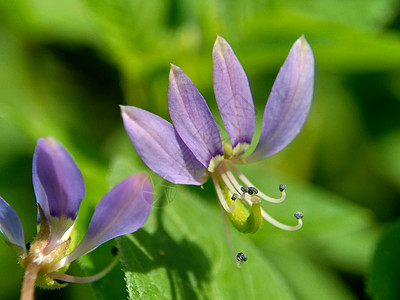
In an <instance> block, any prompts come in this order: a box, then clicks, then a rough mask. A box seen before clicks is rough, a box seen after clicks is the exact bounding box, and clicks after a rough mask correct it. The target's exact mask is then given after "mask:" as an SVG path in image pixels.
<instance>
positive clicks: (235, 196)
mask: <svg viewBox="0 0 400 300" xmlns="http://www.w3.org/2000/svg"><path fill="white" fill-rule="evenodd" d="M237 197H238V194H236V193H233V195H232V197H231V199H232V200H233V201H235V200H236V199H237Z"/></svg>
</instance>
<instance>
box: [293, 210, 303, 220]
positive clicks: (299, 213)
mask: <svg viewBox="0 0 400 300" xmlns="http://www.w3.org/2000/svg"><path fill="white" fill-rule="evenodd" d="M294 217H295V218H296V219H297V220H298V219H303V217H304V215H303V214H302V213H301V212H299V211H297V212H295V213H294Z"/></svg>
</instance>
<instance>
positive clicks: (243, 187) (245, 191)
mask: <svg viewBox="0 0 400 300" xmlns="http://www.w3.org/2000/svg"><path fill="white" fill-rule="evenodd" d="M240 190H241V191H242V192H243V194H245V193H248V192H249V189H248V188H247V187H245V186H242V187H241V188H240Z"/></svg>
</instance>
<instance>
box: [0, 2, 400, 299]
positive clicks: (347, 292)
mask: <svg viewBox="0 0 400 300" xmlns="http://www.w3.org/2000/svg"><path fill="white" fill-rule="evenodd" d="M399 13H400V10H399V4H398V2H397V1H394V0H370V1H360V0H351V1H334V2H332V1H328V0H324V1H310V0H301V1H292V0H290V1H278V0H270V1H261V0H258V1H241V0H234V1H231V0H221V1H212V0H205V1H196V0H188V1H184V0H169V1H138V0H134V1H128V0H113V1H111V0H101V1H94V0H73V1H70V0H69V1H66V0H61V1H49V0H32V1H23V0H16V1H0V60H1V62H2V67H1V68H0V83H1V89H0V133H1V135H0V193H1V196H2V197H3V198H4V199H6V201H8V202H9V203H10V204H11V205H12V206H13V207H14V208H15V210H16V211H17V213H18V215H19V216H20V217H21V221H22V224H23V227H24V231H25V239H26V241H30V240H32V238H33V236H34V234H35V232H36V226H35V224H36V207H35V201H34V193H33V190H32V184H31V163H32V161H31V160H32V154H33V151H34V146H35V142H36V140H37V139H38V138H39V137H41V136H53V137H55V138H56V139H57V140H59V141H60V142H61V143H62V144H63V145H65V147H66V148H67V149H68V150H69V152H70V153H71V154H72V155H73V157H74V159H75V160H76V161H77V164H78V165H79V167H80V168H81V170H82V172H83V176H84V180H85V183H86V186H87V193H86V197H85V199H84V200H83V202H82V207H81V211H80V213H79V216H78V221H77V222H78V223H77V229H78V240H79V238H82V237H83V235H84V233H85V231H86V229H87V225H88V223H89V221H90V217H91V214H92V212H93V210H94V207H95V205H96V204H97V203H98V201H99V200H100V198H101V197H102V196H103V195H104V194H105V192H106V191H108V190H109V189H110V188H111V187H112V186H114V185H115V184H116V183H118V182H119V181H120V180H122V179H123V178H125V177H126V176H128V175H130V174H132V173H136V172H140V171H145V172H147V173H148V174H149V176H150V177H151V179H152V182H153V184H154V186H155V189H156V193H155V195H156V197H155V204H154V208H153V211H152V213H151V216H150V219H149V221H148V223H147V224H146V225H145V226H144V228H143V229H141V230H139V231H138V232H137V233H135V234H130V235H127V236H124V237H121V238H119V239H117V241H110V242H109V243H107V244H106V245H103V246H101V247H99V248H98V249H96V251H93V252H92V253H90V254H89V255H87V256H86V257H84V258H82V259H80V260H79V262H78V263H73V264H72V265H71V268H70V269H69V270H68V273H69V274H74V275H81V276H83V275H91V274H94V273H96V272H98V271H100V270H101V269H102V268H103V267H105V266H106V265H107V263H108V262H109V261H110V260H111V259H112V257H111V255H110V249H111V248H112V247H113V246H114V245H115V244H117V245H118V247H119V249H120V253H121V256H122V260H121V264H120V265H119V266H118V267H116V268H115V269H114V270H113V271H112V272H111V273H110V274H109V275H107V276H106V277H105V278H103V279H101V280H100V281H98V282H95V283H93V284H85V285H78V284H70V285H68V287H66V288H64V289H62V290H60V291H54V292H49V291H40V290H37V291H36V295H37V299H45V298H46V297H48V298H57V299H60V300H61V299H78V298H82V297H83V295H84V297H85V298H87V299H124V298H126V297H128V296H129V297H130V298H132V299H154V298H158V299H186V298H193V299H221V298H222V299H223V298H232V297H235V298H237V299H243V298H245V299H255V298H258V299H307V300H308V299H356V298H363V297H366V296H365V294H364V291H363V290H364V284H363V282H364V277H365V274H366V272H367V270H368V278H369V292H370V293H371V294H372V295H373V296H374V297H376V298H377V299H390V298H389V297H390V296H391V295H397V294H396V293H397V292H398V290H397V285H396V282H398V280H397V281H395V280H396V279H398V278H399V271H398V270H399V268H398V267H395V266H396V264H398V261H397V259H396V254H397V253H398V249H397V248H398V242H397V241H398V238H396V236H398V228H399V226H398V223H395V224H394V225H392V226H391V227H390V229H389V230H388V231H387V232H386V233H385V234H384V236H383V237H382V240H381V241H380V242H379V244H378V246H377V241H378V240H379V236H380V233H381V227H382V224H385V225H386V224H391V222H393V221H394V220H398V219H399V218H400V214H399V204H398V199H399V197H400V173H399V170H400V156H399V151H400V150H399V149H400V137H399V132H400V122H399V118H398V116H399V115H400V101H399V99H400V89H399V84H398V83H399V80H400V72H399V70H400V34H399V29H400V26H399ZM216 34H220V35H221V36H223V37H224V38H226V39H227V40H228V41H229V43H230V44H231V46H232V47H233V49H234V50H235V53H236V54H237V56H238V58H239V59H240V61H241V62H242V64H243V67H244V69H245V70H246V73H247V75H248V77H249V81H250V84H251V87H252V90H253V95H254V100H255V103H256V111H257V116H256V118H257V126H256V127H257V132H258V134H259V131H260V122H261V119H262V115H263V109H264V105H265V102H266V100H267V95H268V92H269V90H270V88H271V86H272V84H273V80H274V78H275V75H276V73H277V71H278V69H279V66H280V65H281V64H282V62H283V60H284V59H285V57H286V55H287V53H288V51H289V48H290V46H291V44H292V43H293V42H294V41H295V39H297V38H298V37H299V36H300V35H301V34H305V36H306V38H307V40H308V41H309V43H310V44H311V47H312V49H313V51H314V54H315V57H316V61H317V73H318V77H317V82H316V92H315V98H314V99H315V100H314V103H313V108H312V111H311V114H310V117H309V118H308V121H307V124H306V126H305V128H304V130H303V132H302V133H301V135H300V136H299V137H298V138H297V139H296V140H295V141H294V142H293V143H292V144H291V145H290V146H289V147H288V148H287V149H285V150H284V151H282V152H281V153H279V154H277V155H275V156H273V157H271V158H269V159H267V160H265V161H264V162H261V163H259V164H255V165H250V166H244V167H243V168H242V171H243V172H245V173H246V175H247V177H249V178H250V179H251V180H252V181H253V182H254V184H255V185H256V186H257V187H258V188H260V189H261V190H262V191H263V192H266V193H268V194H272V196H278V194H279V192H278V186H279V184H280V183H285V184H286V186H287V194H288V197H287V200H285V202H284V203H282V204H279V205H272V204H267V203H262V206H263V208H264V209H265V210H266V211H268V213H270V214H271V215H272V216H274V217H276V218H277V219H278V220H280V221H282V222H286V223H290V224H295V221H296V220H295V219H294V218H293V213H294V212H295V211H301V212H303V213H304V215H305V217H304V227H303V228H302V229H301V230H300V231H297V232H283V231H281V230H278V229H276V228H274V227H272V226H271V225H270V224H268V223H265V222H264V225H263V227H262V228H261V229H260V230H258V232H257V233H256V234H255V235H243V234H240V233H239V232H237V231H235V230H234V229H233V228H231V229H232V230H231V231H232V238H233V241H234V244H235V248H236V250H237V251H238V252H239V251H243V252H244V253H245V254H246V255H247V256H248V261H247V262H246V263H245V264H244V265H243V267H242V268H240V269H238V268H237V267H236V266H235V264H234V262H233V260H232V258H231V254H230V251H229V247H228V244H227V242H226V237H225V233H224V229H223V223H222V219H221V215H220V212H219V208H218V204H217V198H216V195H215V193H214V191H213V187H212V185H211V183H210V182H208V183H206V184H205V186H204V190H202V189H201V188H198V187H183V186H174V185H172V184H169V183H166V182H165V181H163V180H162V179H160V178H159V177H157V176H156V175H154V174H152V173H151V172H150V171H149V170H148V169H147V167H146V166H144V165H143V164H142V163H141V161H140V159H139V158H138V157H137V155H136V153H135V151H134V150H133V148H132V146H131V145H130V143H129V140H128V137H127V135H126V133H124V131H123V127H122V121H121V118H120V115H119V114H120V113H119V107H118V104H131V105H136V106H140V107H142V108H145V109H148V110H150V111H152V112H154V113H157V114H159V115H161V116H163V117H165V118H167V119H168V110H167V101H166V92H167V87H168V69H169V63H171V62H172V63H174V64H176V65H178V66H180V67H182V69H183V70H184V71H185V72H186V73H187V74H188V75H189V76H190V77H191V79H192V80H193V82H194V83H195V84H196V86H197V87H198V88H199V90H200V92H201V93H202V94H203V95H204V96H205V98H206V99H207V101H208V103H209V105H210V107H211V109H212V110H215V112H216V105H215V101H214V96H213V88H212V57H211V50H212V45H213V42H214V40H215V37H216ZM220 125H221V128H223V125H222V123H220ZM1 244H2V245H0V257H1V262H0V263H1V266H2V268H0V277H1V278H2V281H1V283H0V298H1V299H16V298H17V297H18V294H19V288H20V282H21V280H22V276H23V271H22V269H21V268H20V267H19V266H17V264H16V260H17V259H16V256H15V254H14V253H13V252H12V250H11V249H9V248H8V247H7V246H6V245H5V244H4V243H1ZM376 247H377V248H376ZM374 251H375V255H374V256H373V253H374ZM232 295H233V296H232ZM393 297H394V296H393ZM393 297H392V298H393ZM394 298H395V297H394Z"/></svg>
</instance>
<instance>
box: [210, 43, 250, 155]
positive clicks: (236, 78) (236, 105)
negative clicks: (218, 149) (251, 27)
mask: <svg viewBox="0 0 400 300" xmlns="http://www.w3.org/2000/svg"><path fill="white" fill-rule="evenodd" d="M213 62H214V66H213V78H214V93H215V98H216V100H217V104H218V108H219V111H220V112H221V116H222V120H223V121H224V124H225V128H226V131H227V133H228V136H229V139H230V141H231V144H232V148H233V155H235V156H240V155H241V154H243V152H244V151H245V150H246V149H247V148H248V146H249V145H250V144H251V140H252V138H253V134H254V126H255V112H254V103H253V98H252V96H251V91H250V86H249V81H248V80H247V76H246V73H245V72H244V70H243V68H242V66H241V64H240V62H239V60H238V59H237V57H236V56H235V53H234V52H233V50H232V48H231V46H230V45H229V44H228V43H227V42H226V41H225V40H224V39H223V38H222V37H220V36H218V37H217V40H216V41H215V44H214V49H213Z"/></svg>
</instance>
